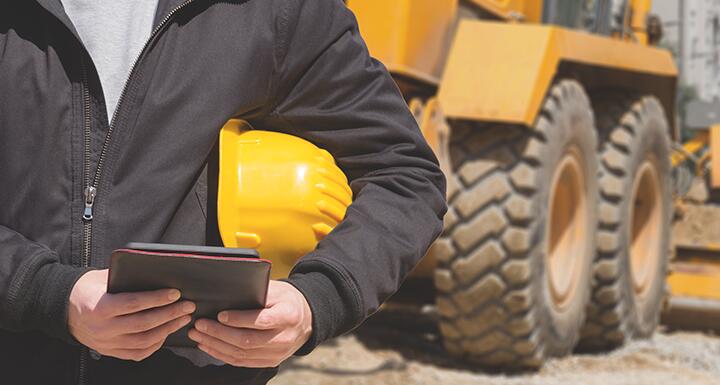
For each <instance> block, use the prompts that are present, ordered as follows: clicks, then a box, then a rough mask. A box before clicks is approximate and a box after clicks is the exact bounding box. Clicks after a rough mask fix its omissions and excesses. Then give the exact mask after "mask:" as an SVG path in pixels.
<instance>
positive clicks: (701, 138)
mask: <svg viewBox="0 0 720 385" xmlns="http://www.w3.org/2000/svg"><path fill="white" fill-rule="evenodd" d="M708 140H709V136H708V133H707V132H706V131H699V132H697V133H696V134H695V135H694V136H693V137H692V138H690V139H689V140H688V141H687V142H685V143H683V151H675V152H673V154H672V156H671V158H670V159H671V161H672V165H673V167H676V166H678V165H680V164H682V163H683V162H685V161H686V160H688V157H689V155H697V154H698V153H699V152H700V151H701V150H703V149H705V147H706V146H707V145H708Z"/></svg>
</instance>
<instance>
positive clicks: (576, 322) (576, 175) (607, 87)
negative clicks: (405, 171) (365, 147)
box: [219, 0, 677, 369]
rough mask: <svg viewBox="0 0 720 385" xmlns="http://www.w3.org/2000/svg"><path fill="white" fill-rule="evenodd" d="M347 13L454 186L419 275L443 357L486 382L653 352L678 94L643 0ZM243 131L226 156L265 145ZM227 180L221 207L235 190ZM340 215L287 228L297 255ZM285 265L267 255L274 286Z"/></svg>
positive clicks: (365, 6)
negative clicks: (296, 229) (579, 359)
mask: <svg viewBox="0 0 720 385" xmlns="http://www.w3.org/2000/svg"><path fill="white" fill-rule="evenodd" d="M346 3H347V5H348V7H350V9H352V10H353V11H354V12H355V14H356V16H357V19H358V21H359V25H360V31H361V33H362V35H363V37H364V38H365V40H366V42H367V45H368V47H369V50H370V53H371V54H372V55H373V56H375V57H376V58H378V59H379V60H381V61H382V62H383V63H384V64H385V65H386V66H387V67H388V69H389V71H390V72H391V73H392V75H393V77H394V79H395V80H396V82H397V84H398V86H399V87H400V89H401V90H402V92H403V94H404V96H405V98H406V100H407V101H408V104H409V106H410V109H411V111H412V112H413V114H415V116H416V117H417V120H418V123H419V126H420V128H421V130H422V132H423V134H424V135H425V137H426V138H427V140H428V142H429V143H430V144H431V145H432V147H433V149H434V150H435V151H436V154H437V155H438V158H439V159H440V162H441V166H442V168H443V169H444V171H445V173H446V175H447V178H448V183H449V185H448V196H447V198H448V201H449V206H450V209H449V212H448V214H447V216H446V217H445V230H444V232H443V234H442V236H441V238H440V239H439V240H438V241H437V242H436V243H435V244H434V245H433V247H432V248H431V250H430V252H429V253H428V255H427V256H426V257H425V259H424V260H423V262H422V263H421V265H420V266H418V268H417V269H416V270H415V272H414V275H415V277H433V280H434V286H435V289H436V292H437V298H436V305H437V309H438V312H439V314H440V321H439V329H440V331H441V334H442V336H443V337H444V345H445V347H446V348H447V350H448V352H449V353H451V354H453V355H457V356H459V357H463V358H465V359H468V360H469V361H472V362H475V363H477V364H479V365H480V366H482V367H491V368H493V369H498V368H502V369H523V368H536V367H538V366H539V365H541V363H542V362H543V361H544V360H545V359H546V358H548V357H553V356H561V355H564V354H567V353H569V352H571V351H572V350H573V349H575V348H576V347H577V346H580V347H581V348H583V349H608V348H612V347H615V346H618V345H620V344H622V343H624V342H625V341H626V340H628V339H631V338H645V337H648V336H650V335H651V334H652V333H653V331H654V329H655V327H656V325H657V322H658V318H659V313H660V308H661V304H662V302H663V298H664V293H665V276H666V273H667V263H668V254H669V250H670V220H671V213H672V205H671V181H670V178H671V176H670V172H671V163H670V156H671V146H670V143H671V137H672V138H674V137H675V136H676V131H675V130H673V129H672V125H671V124H670V123H669V122H675V107H674V104H675V92H676V79H677V70H676V67H675V65H674V63H673V59H672V56H671V54H670V53H669V52H668V51H666V50H662V49H658V48H655V47H653V46H652V44H651V43H653V42H656V41H657V40H658V36H657V31H656V28H648V27H647V26H648V23H647V20H648V11H649V9H650V1H649V0H629V1H628V0H546V1H540V0H348V1H346ZM652 25H653V26H656V25H657V24H652ZM238 124H240V123H237V122H235V123H232V124H231V125H230V127H226V128H225V129H224V130H223V132H224V139H221V157H223V156H224V155H223V154H222V153H224V152H226V151H234V150H232V149H233V148H234V149H238V148H241V147H242V146H243V145H244V144H243V143H246V142H244V140H247V141H248V142H247V143H249V142H253V141H254V143H260V142H261V141H263V140H265V139H263V136H262V135H263V134H255V135H260V136H250V135H249V136H247V137H245V138H243V135H245V134H244V133H242V130H238ZM226 130H227V131H226ZM231 130H235V134H233V135H225V134H226V133H227V132H229V131H231ZM268 140H269V139H268ZM297 145H298V146H301V147H302V146H304V145H301V144H297ZM223 146H225V147H224V148H225V149H223ZM306 150H307V151H308V154H311V153H313V152H318V151H320V150H318V149H312V148H306ZM309 156H310V155H309ZM312 157H313V158H316V159H320V158H324V159H325V160H322V161H320V160H318V162H321V163H323V164H324V165H325V166H327V164H329V162H328V159H327V157H326V156H325V155H322V154H320V153H317V154H315V155H312ZM227 159H233V158H232V157H228V158H227ZM247 159H252V157H249V158H247ZM235 161H237V159H235ZM222 162H223V161H222V160H221V164H222ZM231 162H232V161H231ZM290 162H291V163H293V164H301V163H303V162H302V161H299V160H297V159H296V160H290ZM325 166H323V167H325ZM221 167H222V165H221ZM310 167H313V166H312V164H310ZM229 168H230V169H231V171H229V174H228V177H227V178H228V179H226V180H225V182H223V179H222V178H223V177H222V174H223V172H221V187H220V188H221V194H222V190H223V187H222V184H223V183H226V182H228V181H231V179H232V178H235V179H238V175H239V174H238V172H237V171H238V170H232V169H233V168H236V166H235V165H231V166H229ZM300 168H302V167H300ZM325 168H327V167H325ZM335 171H337V170H335ZM335 171H333V173H335ZM288 173H289V174H288ZM290 174H292V171H289V172H285V171H281V172H279V174H278V175H290ZM335 174H337V173H335ZM293 175H294V174H293ZM240 178H242V177H240ZM332 178H335V179H334V180H336V181H337V180H342V177H340V176H338V175H336V176H334V177H332ZM238 180H241V179H238ZM230 183H235V182H230ZM314 184H315V185H316V184H318V183H314ZM320 184H322V183H320ZM228 186H231V185H228ZM236 188H237V186H234V187H233V186H231V187H229V189H230V194H235V192H234V191H235V189H236ZM293 191H301V190H293ZM302 191H305V192H306V193H307V194H308V195H307V196H312V195H313V194H315V192H313V191H306V190H302ZM336 193H337V194H339V195H342V193H343V192H342V191H339V190H338V191H337V192H336ZM303 194H304V193H298V194H294V195H293V198H288V199H298V200H302V199H303V198H301V197H302V196H303ZM232 196H235V197H237V195H232ZM343 197H344V198H347V196H345V195H343ZM255 198H256V199H261V200H262V199H263V198H262V197H258V196H256V197H255ZM319 200H320V201H321V200H322V199H319ZM319 200H318V199H316V198H308V200H307V201H306V202H317V201H319ZM243 201H244V199H229V200H224V201H223V200H221V201H220V202H219V205H220V207H219V212H220V213H225V212H228V213H232V212H242V208H241V207H240V208H238V207H235V204H236V202H243ZM345 202H347V199H346V200H345ZM311 206H312V205H311ZM321 206H322V205H321ZM294 207H295V206H294ZM233 210H235V211H233ZM343 210H344V209H343V208H342V207H336V208H335V210H334V211H335V213H334V214H328V212H322V209H319V211H318V205H317V204H315V205H314V206H313V207H312V208H308V211H310V212H311V213H308V216H304V214H303V215H300V214H297V215H296V216H295V219H294V220H297V221H301V222H303V223H304V224H305V228H306V229H310V228H312V229H313V230H308V231H307V232H306V233H304V234H306V235H305V236H304V238H303V239H304V240H303V241H301V242H302V243H303V245H304V246H303V247H304V248H305V249H307V250H309V249H311V248H312V242H313V241H315V240H316V239H317V238H313V237H314V236H315V237H321V236H322V234H324V233H325V232H326V231H327V230H328V228H331V227H332V225H333V224H334V223H337V221H338V220H339V219H340V218H341V216H340V215H339V213H341V212H343ZM296 212H297V211H296ZM221 215H222V214H221ZM245 217H249V216H247V215H246V216H245ZM309 217H312V219H307V218H309ZM253 218H255V217H253ZM274 220H275V221H276V222H277V221H280V222H282V223H285V222H289V221H291V220H289V219H283V218H280V217H277V218H275V219H274ZM283 221H285V222H283ZM219 224H220V229H221V233H223V240H224V241H225V243H226V245H228V246H233V245H237V246H249V245H250V246H252V245H251V244H253V245H255V246H259V247H263V245H267V244H268V242H266V241H265V240H266V239H268V238H273V237H274V236H273V235H272V230H270V229H267V228H265V229H263V228H258V227H252V226H257V224H252V223H249V222H248V221H247V220H246V221H243V219H241V218H237V217H232V215H230V216H228V217H222V216H221V217H220V218H219ZM316 225H317V226H316ZM263 232H264V233H263ZM264 234H267V235H264ZM289 248H291V247H290V246H288V247H287V248H286V249H289ZM308 248H309V249H308ZM295 252H296V253H298V254H296V255H294V256H290V257H286V255H289V254H283V253H280V254H282V255H278V256H277V258H276V257H275V256H274V255H273V251H272V250H265V251H264V252H263V256H264V257H265V258H269V259H276V261H274V262H275V263H274V265H275V268H279V270H277V271H282V272H285V271H287V270H288V268H289V267H290V266H291V265H292V262H293V261H294V258H298V257H299V256H300V255H301V254H302V253H301V252H300V250H299V249H296V250H295ZM283 266H284V267H283ZM578 344H579V345H578Z"/></svg>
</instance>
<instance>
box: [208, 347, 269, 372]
mask: <svg viewBox="0 0 720 385" xmlns="http://www.w3.org/2000/svg"><path fill="white" fill-rule="evenodd" d="M198 348H199V349H200V350H202V351H204V352H205V353H207V354H209V355H211V356H213V357H215V358H217V359H218V360H220V361H223V362H225V363H226V364H230V365H232V366H237V367H242V368H272V367H275V366H278V365H279V364H280V360H278V361H274V360H267V359H252V358H243V359H237V358H235V357H232V356H229V355H227V354H223V353H222V352H219V351H217V350H215V349H213V348H210V347H208V346H205V345H198Z"/></svg>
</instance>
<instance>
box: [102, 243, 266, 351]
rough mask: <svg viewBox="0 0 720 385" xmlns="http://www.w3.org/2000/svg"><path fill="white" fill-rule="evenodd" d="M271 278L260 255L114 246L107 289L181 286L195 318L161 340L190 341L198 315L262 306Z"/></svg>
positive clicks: (184, 343) (169, 343)
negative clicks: (239, 256) (191, 305)
mask: <svg viewBox="0 0 720 385" xmlns="http://www.w3.org/2000/svg"><path fill="white" fill-rule="evenodd" d="M269 279H270V261H267V260H264V259H259V258H238V257H218V256H207V255H195V254H180V253H170V252H156V251H145V250H134V249H118V250H115V251H114V252H113V253H112V256H111V257H110V277H109V279H108V293H122V292H134V291H145V290H156V289H164V288H176V289H178V290H180V292H181V293H182V298H183V299H186V300H190V301H193V302H195V304H196V305H197V309H196V311H195V313H194V314H193V322H191V323H190V324H189V325H188V326H186V327H184V328H182V329H180V330H179V331H177V332H175V333H173V334H171V335H170V336H168V338H167V340H165V344H164V345H163V346H189V347H194V346H196V345H197V344H196V343H195V342H193V341H192V340H190V339H189V338H188V337H187V333H188V330H189V328H190V327H191V326H192V325H193V323H194V321H195V320H196V319H199V318H210V319H217V314H218V312H220V311H222V310H247V309H259V308H263V307H265V299H266V296H267V289H268V283H269Z"/></svg>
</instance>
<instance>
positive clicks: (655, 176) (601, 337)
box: [580, 93, 672, 351]
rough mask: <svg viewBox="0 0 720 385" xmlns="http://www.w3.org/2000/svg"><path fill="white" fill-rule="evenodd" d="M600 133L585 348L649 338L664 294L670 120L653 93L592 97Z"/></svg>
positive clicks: (609, 346)
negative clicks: (595, 233) (595, 244)
mask: <svg viewBox="0 0 720 385" xmlns="http://www.w3.org/2000/svg"><path fill="white" fill-rule="evenodd" d="M594 107H595V114H596V116H597V121H598V129H599V132H600V137H601V145H600V150H599V152H600V157H601V167H600V183H599V186H600V196H601V201H600V206H599V217H598V219H599V223H598V250H597V255H596V260H595V263H594V266H593V280H594V284H593V294H592V298H591V301H590V305H589V307H588V320H587V324H586V325H585V327H584V328H583V333H582V340H581V343H580V349H581V350H586V351H600V350H607V349H612V348H615V347H618V346H620V345H622V344H623V343H624V342H625V341H627V340H629V339H635V338H647V337H650V336H651V335H652V333H653V331H654V330H655V328H656V326H657V324H658V320H659V316H660V311H661V306H662V303H663V300H664V298H665V279H666V275H667V266H668V260H669V257H670V227H671V218H672V217H671V216H672V203H671V191H672V180H671V179H672V178H671V165H670V139H669V136H668V132H669V130H668V124H667V121H666V119H665V113H664V111H663V108H662V106H661V105H660V103H659V102H658V100H657V99H655V98H654V97H642V98H639V99H638V98H632V97H628V96H624V95H622V94H615V93H608V94H605V95H601V96H599V97H597V98H595V99H594Z"/></svg>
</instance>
